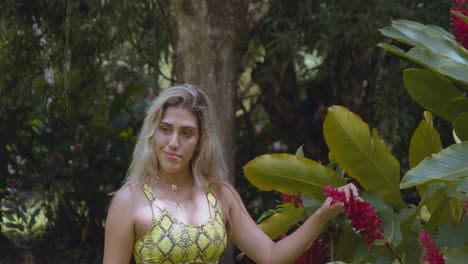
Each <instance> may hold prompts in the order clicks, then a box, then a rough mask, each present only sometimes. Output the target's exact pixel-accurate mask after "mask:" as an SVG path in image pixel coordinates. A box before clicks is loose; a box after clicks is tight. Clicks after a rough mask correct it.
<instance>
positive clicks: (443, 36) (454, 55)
mask: <svg viewBox="0 0 468 264" xmlns="http://www.w3.org/2000/svg"><path fill="white" fill-rule="evenodd" d="M391 27H392V28H394V29H395V31H398V32H399V33H400V34H398V35H397V34H395V33H393V32H392V33H393V35H388V36H387V37H392V36H395V35H397V36H398V38H395V40H401V39H403V40H404V43H406V44H410V45H412V46H415V47H416V46H420V47H424V48H426V49H428V50H431V51H433V52H436V53H439V54H441V55H443V56H445V57H448V58H451V59H453V60H455V61H458V62H460V63H463V64H468V51H466V50H465V49H464V48H463V47H462V46H461V45H460V44H459V43H458V42H457V41H456V40H455V38H454V37H453V35H452V34H450V33H449V32H447V31H446V30H444V29H443V28H441V27H438V26H434V25H427V26H426V25H423V24H421V23H418V22H415V21H409V20H395V21H392V24H391ZM380 32H381V33H382V34H383V35H385V34H386V33H387V32H391V31H388V30H386V31H385V30H383V31H382V30H381V31H380Z"/></svg>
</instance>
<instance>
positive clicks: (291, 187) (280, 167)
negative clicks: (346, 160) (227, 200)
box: [244, 154, 346, 201]
mask: <svg viewBox="0 0 468 264" xmlns="http://www.w3.org/2000/svg"><path fill="white" fill-rule="evenodd" d="M244 174H245V177H246V178H247V179H248V180H249V181H250V183H252V184H253V185H254V186H255V187H257V188H259V189H261V190H265V191H271V190H278V191H280V192H282V193H286V194H293V193H298V192H300V193H303V194H306V195H308V196H310V197H312V198H314V199H317V200H319V201H323V200H324V197H323V192H324V187H325V186H329V185H331V186H334V187H338V186H342V185H344V184H345V183H346V182H345V180H344V179H343V178H341V177H340V176H339V175H338V174H337V173H336V172H335V171H334V170H331V169H329V168H327V167H326V166H323V165H321V164H319V163H318V162H315V161H313V160H311V159H307V158H303V157H297V156H294V155H291V154H269V155H262V156H259V157H257V158H255V159H253V160H251V161H250V162H249V163H247V164H246V165H245V166H244Z"/></svg>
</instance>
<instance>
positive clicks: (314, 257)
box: [294, 239, 327, 264]
mask: <svg viewBox="0 0 468 264" xmlns="http://www.w3.org/2000/svg"><path fill="white" fill-rule="evenodd" d="M326 251H327V243H325V241H323V240H318V239H316V240H315V241H314V242H313V243H312V245H311V246H310V247H309V248H308V249H307V250H306V252H304V254H303V255H302V256H300V257H299V258H298V259H296V261H294V264H307V263H325V260H326Z"/></svg>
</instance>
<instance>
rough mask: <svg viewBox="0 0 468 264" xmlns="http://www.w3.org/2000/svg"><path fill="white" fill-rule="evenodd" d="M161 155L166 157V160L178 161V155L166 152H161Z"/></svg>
mask: <svg viewBox="0 0 468 264" xmlns="http://www.w3.org/2000/svg"><path fill="white" fill-rule="evenodd" d="M163 153H164V155H165V156H166V158H168V159H178V158H180V155H178V154H176V153H172V152H166V151H163Z"/></svg>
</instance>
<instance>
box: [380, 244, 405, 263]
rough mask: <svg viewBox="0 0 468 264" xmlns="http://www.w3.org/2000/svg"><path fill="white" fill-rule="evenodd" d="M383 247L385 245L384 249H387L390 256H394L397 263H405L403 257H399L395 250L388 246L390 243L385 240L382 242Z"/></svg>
mask: <svg viewBox="0 0 468 264" xmlns="http://www.w3.org/2000/svg"><path fill="white" fill-rule="evenodd" d="M384 247H385V249H387V250H388V252H390V254H392V256H393V257H394V258H396V259H397V260H398V262H399V263H401V264H405V261H404V260H403V259H401V257H400V256H399V255H398V254H397V253H396V252H395V250H394V249H393V247H392V246H390V244H389V243H388V242H386V243H385V244H384Z"/></svg>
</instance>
